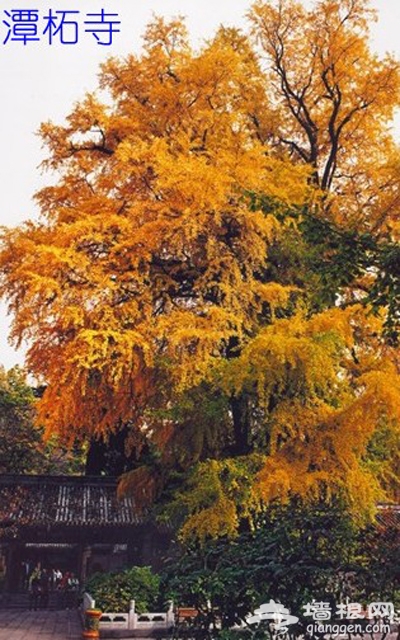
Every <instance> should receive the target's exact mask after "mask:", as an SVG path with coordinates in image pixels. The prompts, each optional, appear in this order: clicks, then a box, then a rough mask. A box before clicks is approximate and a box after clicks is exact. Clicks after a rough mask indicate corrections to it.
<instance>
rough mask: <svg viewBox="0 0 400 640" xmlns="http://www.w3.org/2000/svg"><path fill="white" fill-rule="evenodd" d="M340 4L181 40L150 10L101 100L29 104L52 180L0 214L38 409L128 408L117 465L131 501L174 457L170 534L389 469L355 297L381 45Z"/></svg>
mask: <svg viewBox="0 0 400 640" xmlns="http://www.w3.org/2000/svg"><path fill="white" fill-rule="evenodd" d="M343 4H346V7H347V9H346V11H347V13H346V12H345V13H343V11H344V9H343V7H342V6H341V5H340V6H339V3H337V2H334V1H333V0H326V1H323V2H319V3H318V6H317V8H316V10H315V11H316V12H317V13H313V12H311V13H306V12H305V10H304V9H303V8H302V6H301V5H299V4H295V3H293V2H289V1H288V2H284V1H283V0H282V2H280V3H278V4H277V5H276V6H275V5H274V6H273V5H271V4H257V5H256V6H255V7H254V8H253V10H252V13H251V20H252V24H253V35H252V36H250V37H249V38H247V37H246V36H244V35H243V34H241V33H240V32H238V31H237V30H234V29H225V28H221V29H220V30H219V31H218V33H217V34H216V36H215V38H214V39H213V40H212V41H210V42H208V43H207V44H205V45H204V46H203V48H202V49H201V50H199V51H193V50H192V49H191V48H190V45H189V42H188V39H187V35H186V32H185V29H184V26H183V24H182V22H181V21H180V20H176V21H172V22H170V23H165V22H164V21H163V20H162V19H155V20H154V21H153V23H152V24H151V25H150V26H149V27H148V29H147V31H146V34H145V38H144V49H143V52H142V54H141V55H139V56H133V55H132V56H129V57H128V58H126V59H124V60H117V59H113V58H111V59H110V60H109V61H108V62H107V63H105V64H104V65H103V66H102V69H101V74H100V88H101V90H102V91H106V92H108V96H109V99H103V100H100V98H99V97H98V96H96V95H87V96H86V97H85V99H84V100H83V101H82V102H81V103H79V104H78V105H76V106H75V108H74V109H73V111H72V112H71V113H70V115H69V116H68V117H67V119H66V123H65V124H64V125H62V126H57V125H54V124H52V123H45V124H43V125H42V127H41V136H42V139H43V141H44V144H45V145H46V146H47V149H48V159H47V161H46V162H45V166H46V167H47V168H50V169H51V170H52V171H54V172H56V173H57V174H58V181H57V182H56V184H55V185H53V186H50V187H47V188H44V189H42V190H41V191H40V192H39V193H38V194H37V195H36V198H37V201H38V203H39V205H40V207H41V211H42V214H43V215H42V219H41V221H40V222H39V223H32V222H29V223H26V224H25V225H23V226H21V227H19V228H17V229H13V230H6V231H5V232H4V234H3V245H2V252H1V255H0V267H1V274H2V275H1V292H2V294H3V295H4V296H5V297H6V298H8V300H9V304H10V311H11V313H12V314H13V317H14V324H13V332H12V337H13V338H14V340H15V341H16V342H18V341H21V340H23V339H25V340H27V341H28V343H29V344H30V347H29V350H28V354H27V365H28V367H29V369H30V370H31V371H32V373H33V374H34V375H35V376H36V377H37V378H38V379H40V380H42V381H43V382H44V383H45V384H46V385H47V386H46V391H45V393H44V396H43V398H42V399H41V401H40V406H39V418H38V419H39V421H40V422H41V424H44V425H45V427H46V429H47V431H48V432H49V433H51V432H53V431H56V432H57V433H59V434H60V435H61V436H62V437H63V438H65V439H66V440H67V441H70V442H72V441H73V440H74V439H75V438H82V439H84V438H93V437H107V434H110V433H112V432H113V431H116V430H117V429H119V428H120V426H121V425H125V428H126V425H128V427H129V429H130V434H131V437H130V444H131V446H135V447H136V448H137V450H138V451H140V447H143V444H144V443H146V445H147V446H146V447H143V449H146V451H147V459H146V460H143V462H146V464H144V463H143V464H142V465H140V466H139V467H138V468H137V469H136V470H134V471H133V472H132V473H131V474H129V475H128V476H127V477H126V478H125V479H124V481H123V483H122V487H123V488H124V487H125V488H128V487H133V490H134V491H135V495H136V498H137V501H138V504H140V502H142V503H145V504H147V503H149V502H150V501H151V500H153V499H154V498H156V497H158V496H160V494H162V491H163V490H164V489H166V490H167V491H168V490H169V491H172V488H173V487H174V481H175V484H176V473H177V472H178V475H179V474H180V473H182V474H184V475H185V477H186V479H187V483H188V484H187V485H185V490H182V489H181V491H180V493H179V494H178V495H176V496H175V502H174V503H173V504H175V505H178V506H180V510H181V514H182V513H183V512H184V513H185V514H186V515H187V520H186V523H185V525H184V533H185V534H186V535H187V536H191V535H199V536H200V537H205V536H207V535H209V534H211V535H221V534H226V533H228V534H234V533H235V531H236V529H237V527H238V524H239V522H240V519H241V518H242V517H247V518H249V517H251V513H252V511H253V510H257V509H260V508H262V506H263V504H265V502H267V501H269V500H271V499H273V498H279V499H286V498H287V497H288V496H290V495H291V494H301V495H305V494H309V495H316V494H324V495H327V496H329V494H330V493H332V492H338V491H339V492H342V493H343V494H344V495H346V496H347V498H348V499H349V500H350V501H353V503H355V501H356V500H362V503H363V505H364V506H365V507H366V508H369V507H370V506H371V504H373V503H374V501H375V500H376V499H377V498H378V497H379V496H382V495H384V491H386V492H387V495H389V494H390V492H393V491H394V487H395V481H396V465H397V464H398V462H397V458H396V452H397V445H396V442H397V440H396V438H397V437H398V429H399V418H400V414H399V411H400V387H399V375H398V368H397V365H398V363H397V360H396V358H397V354H396V350H395V348H394V346H393V345H388V344H386V343H385V341H384V339H383V338H382V326H383V324H384V322H385V314H386V310H385V308H384V307H385V305H384V304H381V305H380V306H381V307H382V309H381V311H379V313H378V315H374V316H373V315H371V313H370V309H369V308H368V307H365V306H364V305H362V304H360V300H361V294H362V292H363V291H364V290H365V289H367V290H368V288H370V287H373V286H374V282H375V281H376V269H375V271H374V270H369V269H368V268H366V266H365V264H366V263H365V260H366V258H365V256H366V255H367V254H368V251H369V250H370V247H372V246H375V245H373V243H376V242H379V238H380V237H381V236H380V235H379V234H383V236H385V238H387V237H388V236H390V241H392V240H393V239H394V238H395V234H396V211H397V201H398V191H397V190H398V186H397V182H396V175H398V161H397V156H396V153H397V152H396V149H395V145H394V143H393V141H392V140H391V138H390V135H389V124H390V119H391V117H392V113H393V109H394V107H395V106H396V104H397V98H398V96H397V93H398V68H397V64H396V63H395V62H394V61H393V60H392V59H390V58H386V59H384V60H378V59H376V58H375V57H374V56H372V54H370V52H369V50H368V45H367V22H366V21H367V18H368V16H369V13H368V8H367V6H366V3H365V2H362V1H361V0H357V1H355V2H352V3H350V2H349V3H343ZM347 5H348V6H347ZM317 15H318V16H319V17H318V20H319V22H318V21H316V16H317ZM314 23H315V24H314ZM296 25H301V26H300V27H297V26H296ZM299 29H303V33H304V41H301V38H300V31H299ZM254 37H255V38H256V40H257V44H255V43H254V42H253V40H252V38H254ZM300 41H301V46H300ZM296 47H300V49H299V51H300V53H299V54H297V53H296ZM349 60H351V61H352V64H351V65H350V67H351V68H350V69H348V68H347V66H346V65H347V63H348V62H349ZM361 60H362V61H361ZM346 61H347V62H346ZM366 64H367V65H369V73H370V74H372V75H373V76H374V81H373V82H370V83H368V82H367V80H366V77H365V65H366ZM382 144H383V147H382ZM367 149H368V150H369V151H370V153H369V155H367V156H366V151H367ZM372 159H373V162H372ZM370 160H371V162H370ZM360 190H361V192H362V193H361V194H360ZM321 229H322V232H321ZM324 230H325V231H326V233H325V232H324ZM355 230H356V231H357V232H358V231H360V232H361V231H362V232H363V233H364V236H365V237H364V236H362V237H361V238H360V237H359V236H358V235H357V233H356V232H355ZM349 234H350V235H349ZM385 234H386V235H385ZM366 235H368V241H367V239H366ZM333 238H334V240H333ZM371 243H372V244H371ZM343 247H344V249H343ZM383 432H384V433H387V437H388V442H390V446H388V448H387V450H385V451H383V450H382V446H381V440H380V439H379V438H380V437H381V435H382V433H383ZM127 445H129V443H127ZM149 450H150V451H151V455H150V456H149ZM378 461H379V464H378ZM171 487H172V488H171ZM182 509H183V511H182Z"/></svg>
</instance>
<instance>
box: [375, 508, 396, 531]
mask: <svg viewBox="0 0 400 640" xmlns="http://www.w3.org/2000/svg"><path fill="white" fill-rule="evenodd" d="M376 519H377V521H378V523H379V524H382V525H384V526H386V527H388V526H389V527H396V528H400V504H380V505H378V512H377V514H376Z"/></svg>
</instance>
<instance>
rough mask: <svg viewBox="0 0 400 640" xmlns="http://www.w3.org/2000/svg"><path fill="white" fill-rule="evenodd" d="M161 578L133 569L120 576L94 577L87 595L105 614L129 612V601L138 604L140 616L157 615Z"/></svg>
mask: <svg viewBox="0 0 400 640" xmlns="http://www.w3.org/2000/svg"><path fill="white" fill-rule="evenodd" d="M159 588H160V579H159V576H158V575H156V574H154V573H152V571H151V569H150V567H132V568H130V569H125V570H124V571H121V572H120V573H95V574H94V575H93V576H91V577H90V578H89V580H88V581H87V583H86V585H85V591H87V592H88V593H90V595H91V596H92V598H94V600H95V601H96V607H98V608H99V609H101V610H102V611H115V612H117V613H121V612H128V611H129V602H130V600H135V605H136V607H135V608H136V611H137V613H143V612H144V611H154V610H155V607H156V606H157V603H158V596H159Z"/></svg>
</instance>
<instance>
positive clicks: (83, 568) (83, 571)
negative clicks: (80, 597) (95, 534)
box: [79, 545, 92, 587]
mask: <svg viewBox="0 0 400 640" xmlns="http://www.w3.org/2000/svg"><path fill="white" fill-rule="evenodd" d="M91 555H92V547H91V546H90V545H86V546H85V547H83V549H82V551H81V554H80V557H81V561H80V567H79V583H80V585H81V587H82V586H83V585H84V584H85V582H86V578H87V565H88V561H89V558H90V556H91Z"/></svg>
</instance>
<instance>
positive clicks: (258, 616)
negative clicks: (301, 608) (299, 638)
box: [246, 600, 299, 635]
mask: <svg viewBox="0 0 400 640" xmlns="http://www.w3.org/2000/svg"><path fill="white" fill-rule="evenodd" d="M265 620H268V621H269V622H270V623H271V627H272V628H273V630H274V631H276V633H277V635H281V634H283V633H286V632H287V630H288V626H289V625H291V624H296V622H298V621H299V619H298V618H297V617H296V616H292V615H291V614H290V611H289V609H287V608H286V607H285V606H284V605H283V604H280V602H275V600H270V601H269V602H268V603H266V604H262V605H261V606H260V607H259V608H258V609H256V610H255V611H254V613H253V614H252V615H251V616H247V618H246V622H247V624H260V622H264V621H265Z"/></svg>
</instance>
